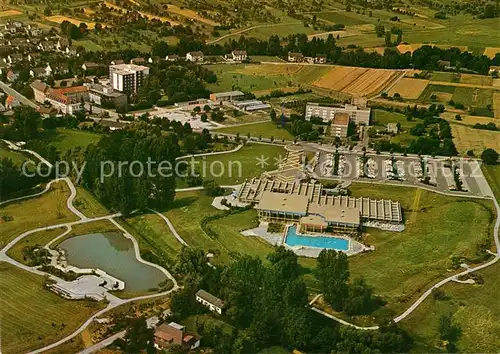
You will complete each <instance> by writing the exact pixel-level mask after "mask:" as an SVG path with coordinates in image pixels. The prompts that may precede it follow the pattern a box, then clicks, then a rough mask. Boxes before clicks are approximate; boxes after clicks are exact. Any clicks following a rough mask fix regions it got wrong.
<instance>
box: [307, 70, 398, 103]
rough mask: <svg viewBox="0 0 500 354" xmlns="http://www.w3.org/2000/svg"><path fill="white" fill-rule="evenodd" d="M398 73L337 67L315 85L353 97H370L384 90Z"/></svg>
mask: <svg viewBox="0 0 500 354" xmlns="http://www.w3.org/2000/svg"><path fill="white" fill-rule="evenodd" d="M397 74H398V71H395V70H385V69H366V68H357V67H346V66H336V67H334V68H333V69H331V70H330V71H329V72H327V73H326V74H325V75H323V76H322V77H321V78H320V79H319V80H316V81H315V82H314V83H313V85H314V86H317V87H321V88H326V89H329V90H333V91H341V92H344V93H347V94H350V95H353V96H368V95H370V94H373V93H378V92H379V91H380V90H382V89H383V88H384V87H385V86H386V85H387V84H388V83H389V82H390V81H391V80H392V79H393V78H394V77H395V76H396V75H397Z"/></svg>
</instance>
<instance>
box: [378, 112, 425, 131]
mask: <svg viewBox="0 0 500 354" xmlns="http://www.w3.org/2000/svg"><path fill="white" fill-rule="evenodd" d="M388 123H399V124H401V130H407V129H411V128H413V127H414V126H415V125H416V122H415V121H414V120H413V121H409V120H407V119H406V115H404V114H402V113H397V112H389V111H386V110H383V109H374V110H373V113H372V125H377V126H383V127H385V126H387V124H388Z"/></svg>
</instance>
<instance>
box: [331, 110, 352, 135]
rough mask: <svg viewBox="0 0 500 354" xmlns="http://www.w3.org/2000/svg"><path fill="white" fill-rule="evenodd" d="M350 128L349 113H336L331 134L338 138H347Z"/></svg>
mask: <svg viewBox="0 0 500 354" xmlns="http://www.w3.org/2000/svg"><path fill="white" fill-rule="evenodd" d="M348 128H349V115H348V114H347V113H340V112H339V113H335V114H334V116H333V120H332V124H331V125H330V135H331V136H335V137H338V138H346V137H347V130H348Z"/></svg>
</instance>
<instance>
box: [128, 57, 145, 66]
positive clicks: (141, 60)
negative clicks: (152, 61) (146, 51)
mask: <svg viewBox="0 0 500 354" xmlns="http://www.w3.org/2000/svg"><path fill="white" fill-rule="evenodd" d="M144 63H146V60H144V58H133V59H131V60H130V64H135V65H142V64H144Z"/></svg>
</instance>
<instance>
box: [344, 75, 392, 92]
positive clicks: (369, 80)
mask: <svg viewBox="0 0 500 354" xmlns="http://www.w3.org/2000/svg"><path fill="white" fill-rule="evenodd" d="M396 75H397V72H395V71H392V70H382V69H370V70H369V71H368V72H367V73H365V74H364V75H362V76H361V77H360V78H358V79H357V80H356V81H354V82H353V83H351V84H350V85H349V86H347V87H346V88H345V89H344V90H342V91H343V92H346V93H350V94H353V95H355V96H368V95H370V94H373V93H375V92H378V91H379V90H381V89H382V88H383V87H384V86H385V85H386V84H387V83H389V81H391V80H392V79H393V78H394V77H395V76H396Z"/></svg>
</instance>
